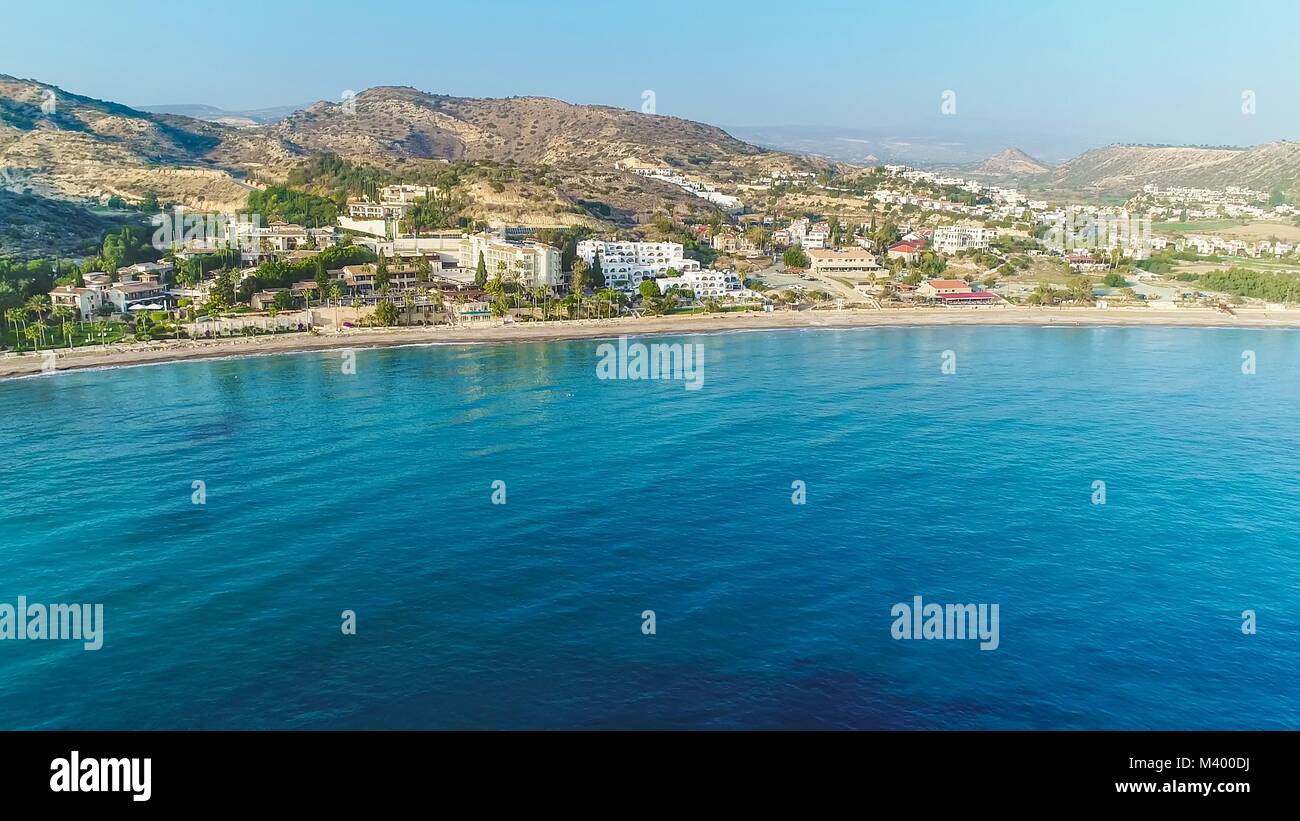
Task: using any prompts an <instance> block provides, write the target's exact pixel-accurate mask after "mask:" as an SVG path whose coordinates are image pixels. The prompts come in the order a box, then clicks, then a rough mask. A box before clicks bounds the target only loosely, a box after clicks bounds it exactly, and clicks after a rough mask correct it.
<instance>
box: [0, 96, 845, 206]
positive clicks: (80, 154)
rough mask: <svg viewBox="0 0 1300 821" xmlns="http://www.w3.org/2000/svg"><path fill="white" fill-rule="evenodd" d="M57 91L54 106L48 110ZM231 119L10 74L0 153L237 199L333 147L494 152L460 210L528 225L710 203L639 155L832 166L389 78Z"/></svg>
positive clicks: (453, 157) (37, 169)
mask: <svg viewBox="0 0 1300 821" xmlns="http://www.w3.org/2000/svg"><path fill="white" fill-rule="evenodd" d="M47 100H53V103H54V105H53V106H52V107H47V108H48V110H47V108H42V103H43V102H46V101H47ZM169 111H184V112H187V113H189V114H194V115H198V116H199V117H203V118H204V119H198V118H196V117H193V116H186V115H185V114H177V113H165V112H169ZM222 119H223V112H221V110H220V109H214V108H212V107H205V106H160V107H156V110H154V111H141V110H137V109H133V108H130V107H128V106H124V105H120V104H118V103H112V102H107V101H103V100H96V99H93V98H89V97H84V96H81V95H77V94H74V93H71V92H68V91H65V90H63V89H59V88H57V87H55V86H51V85H47V84H45V83H40V82H38V81H35V80H20V79H16V78H13V77H9V76H5V75H0V165H2V166H3V168H4V169H5V170H6V180H5V182H6V183H7V186H8V187H9V189H10V190H13V191H19V192H21V191H31V192H33V193H35V194H38V195H41V196H45V197H50V198H59V199H69V200H82V201H86V200H92V201H99V202H103V201H105V200H106V199H107V198H108V197H110V196H114V195H116V196H120V197H122V198H124V199H125V200H127V201H128V202H140V201H142V200H143V199H145V198H146V196H147V195H148V194H150V193H153V194H156V195H157V196H158V197H159V199H160V200H161V201H163V202H164V203H179V204H183V205H185V206H187V207H189V208H192V209H201V210H207V211H233V210H237V209H239V208H241V207H243V206H244V204H245V202H246V201H247V197H248V194H249V192H250V191H251V190H252V186H251V185H249V184H248V183H247V182H245V180H246V179H248V178H249V177H252V178H255V179H257V180H258V181H259V182H260V183H285V182H287V181H288V180H290V178H291V177H292V176H293V175H294V173H295V171H296V170H298V169H301V168H303V167H304V166H306V165H308V164H309V163H311V162H312V161H313V160H314V159H317V158H319V157H321V156H322V155H326V154H329V155H335V156H337V157H340V158H343V159H345V160H347V161H349V162H350V163H354V164H356V165H359V166H362V167H365V168H373V169H379V170H382V171H383V172H384V173H386V174H388V175H389V176H390V177H396V178H399V179H400V178H404V177H406V176H408V175H415V176H421V177H424V178H428V177H429V176H431V175H432V172H431V171H430V167H431V166H444V167H445V166H458V165H466V164H476V163H486V164H488V165H490V166H493V167H496V168H506V169H510V171H511V172H512V173H497V172H493V178H492V179H491V180H490V181H487V180H485V179H484V178H483V176H484V175H479V178H478V179H477V180H474V179H470V180H466V181H465V184H464V190H462V191H460V192H459V193H460V194H462V195H464V197H465V198H466V199H467V205H466V208H465V210H464V213H465V214H466V215H468V216H469V217H470V218H473V219H475V220H484V221H488V222H491V221H506V222H518V223H521V224H526V225H528V224H532V225H555V224H560V223H573V222H581V223H588V224H600V223H606V224H607V223H614V224H621V225H630V224H634V223H636V222H639V221H644V220H646V219H648V218H649V217H651V216H652V215H653V214H655V213H660V212H664V211H668V212H678V213H683V212H690V211H697V210H698V211H707V210H709V209H710V208H711V206H709V205H708V203H707V202H706V201H705V200H703V199H701V198H699V197H696V196H694V195H692V194H691V193H690V192H688V191H685V190H684V189H682V188H679V187H677V186H675V185H671V184H669V183H666V182H662V181H658V180H649V179H646V178H644V177H641V176H638V175H636V174H634V173H633V172H632V171H631V169H632V168H637V167H665V166H667V167H674V168H676V169H678V170H679V173H681V174H682V175H683V176H685V177H687V178H689V179H691V180H694V181H698V182H703V183H707V184H709V185H711V186H715V187H719V188H722V189H724V190H728V189H729V190H735V186H736V185H738V184H740V183H743V182H745V181H746V180H748V179H750V178H751V177H752V176H754V175H755V174H759V173H764V172H768V171H779V170H784V171H791V170H818V169H820V168H823V167H825V163H824V162H822V161H819V160H813V159H808V158H802V157H796V156H793V155H790V154H783V153H781V152H776V151H769V150H767V149H763V148H759V147H757V146H753V145H750V144H749V143H746V142H743V141H741V140H738V139H736V138H734V137H732V136H731V135H729V134H727V133H726V132H725V131H723V130H721V129H719V128H715V127H713V126H709V125H704V124H702V123H696V122H692V121H689V120H682V119H679V118H675V117H664V116H657V115H651V114H642V113H639V112H633V111H627V110H623V109H618V108H611V107H608V106H583V105H573V104H570V103H566V102H563V101H560V100H554V99H550V98H543V97H512V98H507V99H474V98H462V97H451V96H447V95H438V94H428V93H425V92H422V91H418V90H416V89H413V88H405V87H381V88H372V89H369V90H367V91H363V92H362V93H360V94H358V95H356V96H355V97H354V98H352V99H350V100H348V101H347V102H346V103H329V102H318V103H315V104H313V105H311V106H309V107H307V108H305V109H303V110H301V111H297V112H294V113H293V114H291V115H289V116H288V117H285V118H284V119H282V120H279V121H276V122H270V123H266V124H258V125H248V124H247V123H242V122H241V123H239V126H240V127H235V126H232V125H230V124H226V123H223V122H220V120H222ZM212 120H217V121H215V122H214V121H212ZM514 172H518V173H514ZM453 176H455V175H453ZM330 193H331V194H333V195H340V194H339V192H337V191H333V192H330Z"/></svg>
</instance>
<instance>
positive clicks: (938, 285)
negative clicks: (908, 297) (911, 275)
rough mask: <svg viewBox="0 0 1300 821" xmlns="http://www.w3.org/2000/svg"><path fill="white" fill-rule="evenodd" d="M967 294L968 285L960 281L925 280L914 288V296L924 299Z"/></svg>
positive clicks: (969, 288) (969, 291)
mask: <svg viewBox="0 0 1300 821" xmlns="http://www.w3.org/2000/svg"><path fill="white" fill-rule="evenodd" d="M969 293H971V287H970V283H968V282H965V281H963V280H960V279H927V280H926V281H925V282H922V283H921V284H920V285H918V286H917V287H916V295H917V296H919V297H923V298H924V299H934V298H936V297H939V296H945V295H948V294H969Z"/></svg>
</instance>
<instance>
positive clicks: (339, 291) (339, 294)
mask: <svg viewBox="0 0 1300 821" xmlns="http://www.w3.org/2000/svg"><path fill="white" fill-rule="evenodd" d="M330 299H332V300H333V301H334V332H335V333H338V330H339V305H340V304H342V302H343V286H342V285H340V284H339V283H337V282H331V283H330Z"/></svg>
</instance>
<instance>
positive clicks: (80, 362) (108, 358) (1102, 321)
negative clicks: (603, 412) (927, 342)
mask: <svg viewBox="0 0 1300 821" xmlns="http://www.w3.org/2000/svg"><path fill="white" fill-rule="evenodd" d="M979 325H988V326H997V325H1003V326H1012V325H1014V326H1028V327H1184V328H1300V311H1259V310H1243V311H1240V312H1239V313H1237V314H1235V315H1233V314H1225V313H1222V312H1220V311H1217V310H1214V309H1211V308H1187V309H1182V308H1180V309H1172V310H1170V309H1151V308H1111V309H1105V310H1103V309H1098V308H1023V307H1017V308H1005V307H1004V308H977V309H951V308H938V309H915V308H913V309H908V308H902V309H892V308H887V309H877V310H860V309H854V310H843V311H801V312H797V313H796V312H781V313H762V312H756V311H755V312H746V313H727V314H695V315H690V316H671V317H642V318H632V317H622V318H619V319H584V320H565V321H559V322H546V323H518V324H512V325H505V324H498V323H493V324H491V325H481V326H477V327H452V326H448V325H438V326H426V327H413V328H365V329H360V328H359V329H355V330H350V331H347V332H344V333H321V334H319V335H312V334H310V333H301V334H298V333H295V334H284V335H277V336H260V337H235V338H231V339H213V340H181V341H177V342H162V341H158V342H152V343H131V344H126V345H123V344H116V345H107V346H102V347H100V346H87V347H84V348H76V349H73V350H71V351H69V350H66V349H54V350H55V354H56V359H55V372H58V371H70V370H87V369H94V368H114V367H124V366H131V365H148V364H160V363H165V362H185V361H190V360H196V359H218V358H229V357H245V356H267V355H273V354H287V353H300V352H309V351H326V350H338V349H341V348H389V347H400V346H407V345H433V344H440V343H441V344H494V343H512V342H549V341H558V340H569V339H597V338H608V337H617V336H621V335H627V336H656V335H664V334H691V333H715V332H719V331H733V330H782V329H796V330H797V329H807V328H826V329H835V328H872V327H927V326H930V327H934V326H979ZM43 354H44V351H42V352H40V353H37V352H26V353H23V354H17V355H15V354H6V355H4V356H3V357H0V379H9V378H15V377H24V376H33V375H38V374H41V373H42V370H43V369H42V365H43V363H44V362H45V361H46V357H45V356H44V355H43Z"/></svg>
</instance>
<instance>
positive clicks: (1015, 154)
mask: <svg viewBox="0 0 1300 821" xmlns="http://www.w3.org/2000/svg"><path fill="white" fill-rule="evenodd" d="M1050 170H1051V168H1050V166H1048V165H1045V164H1044V163H1041V162H1039V161H1038V160H1036V159H1034V158H1033V157H1031V156H1029V155H1028V154H1026V153H1025V152H1023V151H1021V150H1020V149H1019V148H1008V149H1006V150H1005V151H1000V152H998V153H997V154H994V155H993V156H992V157H989V158H988V159H986V160H984V161H983V162H981V163H979V164H978V165H976V166H975V167H974V168H972V169H971V170H970V172H969V173H970V174H972V175H973V176H978V177H1032V176H1036V175H1039V174H1044V173H1046V172H1048V171H1050Z"/></svg>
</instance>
